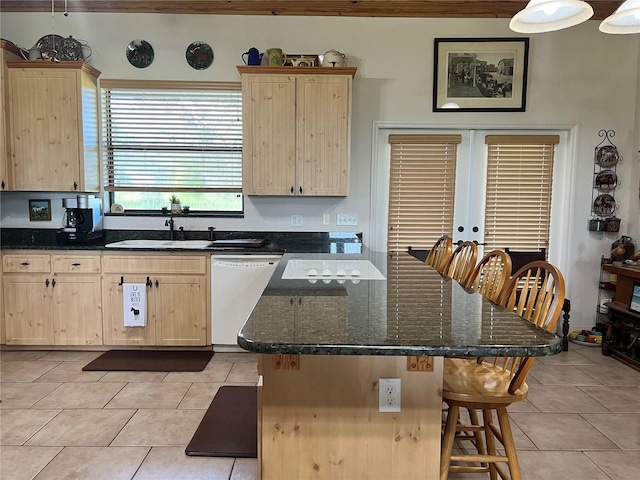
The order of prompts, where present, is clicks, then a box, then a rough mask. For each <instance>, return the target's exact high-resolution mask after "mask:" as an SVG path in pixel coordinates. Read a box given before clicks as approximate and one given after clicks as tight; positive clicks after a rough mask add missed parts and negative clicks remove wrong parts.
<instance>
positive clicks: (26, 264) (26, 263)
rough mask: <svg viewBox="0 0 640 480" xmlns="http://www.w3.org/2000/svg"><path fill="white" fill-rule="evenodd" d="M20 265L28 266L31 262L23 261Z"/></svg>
mask: <svg viewBox="0 0 640 480" xmlns="http://www.w3.org/2000/svg"><path fill="white" fill-rule="evenodd" d="M20 266H22V267H28V266H29V262H22V263H21V264H20Z"/></svg>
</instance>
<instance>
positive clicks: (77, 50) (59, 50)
mask: <svg viewBox="0 0 640 480" xmlns="http://www.w3.org/2000/svg"><path fill="white" fill-rule="evenodd" d="M82 47H83V45H82V43H81V42H80V41H79V40H76V39H75V38H73V37H72V36H69V37H67V38H64V37H61V36H60V35H55V34H50V35H45V36H44V37H42V38H41V39H40V40H38V41H37V42H36V44H35V45H34V48H36V49H38V50H40V53H41V54H42V55H43V56H45V57H46V56H48V57H49V58H55V59H57V60H71V61H80V62H82V61H84V60H85V56H84V50H83V49H82Z"/></svg>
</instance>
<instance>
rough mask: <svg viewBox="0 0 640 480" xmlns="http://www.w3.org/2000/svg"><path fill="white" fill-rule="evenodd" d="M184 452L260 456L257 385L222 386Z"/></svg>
mask: <svg viewBox="0 0 640 480" xmlns="http://www.w3.org/2000/svg"><path fill="white" fill-rule="evenodd" d="M184 452H185V453H186V454H187V455H191V456H202V457H245V458H257V456H258V389H257V387H253V386H232V385H229V386H225V387H220V389H219V390H218V393H216V396H215V397H214V399H213V401H212V402H211V405H209V409H208V410H207V413H205V414H204V417H203V418H202V421H201V422H200V425H199V426H198V428H197V430H196V433H195V434H194V435H193V438H192V439H191V441H190V442H189V445H187V448H186V449H185V451H184Z"/></svg>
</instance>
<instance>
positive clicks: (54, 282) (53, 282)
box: [51, 278, 56, 287]
mask: <svg viewBox="0 0 640 480" xmlns="http://www.w3.org/2000/svg"><path fill="white" fill-rule="evenodd" d="M51 286H52V287H55V286H56V279H55V278H54V279H53V280H51Z"/></svg>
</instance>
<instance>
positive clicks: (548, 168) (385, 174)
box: [371, 128, 571, 256]
mask: <svg viewBox="0 0 640 480" xmlns="http://www.w3.org/2000/svg"><path fill="white" fill-rule="evenodd" d="M411 135H420V136H422V135H424V136H425V137H428V136H429V135H434V136H440V137H442V136H447V135H448V136H453V137H458V138H459V143H458V142H457V141H456V142H455V178H454V180H453V186H448V185H446V184H445V182H444V179H443V181H442V183H440V182H439V179H440V177H438V175H440V176H442V175H443V174H442V173H441V172H440V173H439V171H438V166H437V165H434V164H436V163H437V160H435V159H436V158H437V156H434V158H432V159H426V160H424V161H423V163H424V162H427V163H429V162H431V163H432V167H433V168H434V170H433V171H431V172H430V173H426V174H425V173H424V172H423V173H419V172H417V171H416V170H412V169H411V168H407V169H406V171H405V172H404V178H410V179H411V183H414V184H417V183H419V182H418V180H417V177H418V176H419V175H421V174H422V175H426V177H431V180H427V181H426V183H424V184H423V185H419V186H417V187H415V191H413V192H411V193H410V194H407V192H403V191H402V186H401V185H400V187H398V186H397V185H395V184H394V182H395V180H397V179H394V175H397V172H394V171H393V164H392V157H394V161H395V160H396V157H397V151H395V149H396V146H395V145H393V143H394V138H399V137H406V136H411ZM376 136H377V139H376V145H377V149H376V150H377V151H376V154H375V156H376V158H377V162H376V164H375V167H374V172H373V184H374V185H373V189H372V230H371V244H372V248H374V249H376V250H379V249H384V250H386V249H391V250H393V249H399V250H405V249H406V246H407V244H408V245H410V246H411V247H412V248H414V249H429V248H430V247H431V246H432V245H433V242H434V241H435V240H436V239H437V238H438V237H440V235H442V234H449V235H451V236H452V237H453V239H454V242H458V241H465V240H469V241H474V242H477V243H478V244H479V247H480V253H481V254H482V253H483V250H482V246H483V245H484V244H485V243H486V241H488V242H489V245H487V249H493V248H505V247H511V248H513V249H514V250H518V249H520V250H529V249H537V248H536V247H535V246H536V245H538V244H540V246H541V247H544V248H546V249H547V251H548V252H550V253H551V252H553V246H554V245H555V244H558V242H559V237H561V236H562V230H563V228H564V227H563V224H564V223H566V222H564V221H563V218H564V216H565V215H566V213H565V211H566V209H565V208H563V206H566V205H567V203H569V196H568V192H565V191H564V190H566V189H563V188H560V187H563V186H564V179H565V177H568V173H567V172H568V171H570V168H569V165H568V163H569V162H568V161H567V158H568V147H567V146H568V144H569V143H570V142H569V140H570V136H571V132H570V131H569V129H562V128H556V129H552V130H551V129H526V130H525V129H512V128H500V129H497V128H496V129H451V130H447V129H441V128H437V129H429V128H421V129H413V128H411V129H406V128H381V129H379V130H378V131H377V135H376ZM394 136H398V137H394ZM531 138H534V139H535V142H538V141H539V142H542V144H544V145H546V147H544V148H542V149H540V148H538V146H537V145H533V147H531V145H529V144H530V143H531ZM390 142H391V143H390ZM496 142H499V143H498V144H497V146H496ZM519 143H520V144H519ZM522 144H524V145H522ZM532 148H533V153H532ZM408 152H410V151H409V150H408ZM541 152H542V153H541ZM400 155H401V161H403V160H404V159H409V160H411V156H412V155H413V153H412V152H411V153H406V154H405V153H403V152H401V154H400ZM403 155H404V156H403ZM545 155H546V157H545V158H542V157H544V156H545ZM532 156H535V158H536V159H538V158H541V160H540V161H538V160H536V161H534V162H533V163H532V162H531V161H529V160H528V158H529V157H532ZM513 158H517V159H518V160H517V162H516V163H514V162H513V161H512V160H513ZM523 158H524V161H521V159H523ZM418 163H419V162H418ZM532 164H533V165H534V168H533V169H532V168H531V165H532ZM401 168H402V167H401ZM449 168H450V167H449ZM401 176H402V175H401ZM433 177H435V181H434V178H433ZM401 183H402V182H401ZM385 185H386V186H385ZM394 187H395V188H396V191H394ZM398 188H399V190H398ZM398 191H399V192H401V193H400V194H398V193H397V192H398ZM545 195H546V197H545ZM414 197H416V198H417V197H424V198H420V199H419V200H416V201H417V202H420V201H422V202H423V203H422V207H420V204H419V203H416V204H415V205H413V206H412V207H411V212H412V213H411V215H408V216H407V219H406V221H408V222H414V224H415V225H416V226H417V228H418V229H417V230H415V231H412V232H411V234H412V235H413V238H411V240H409V241H405V242H404V243H403V241H402V239H401V237H402V235H403V234H404V233H406V232H407V229H406V228H404V227H403V222H405V219H403V218H401V217H402V215H400V214H398V215H396V213H395V211H394V209H396V208H397V205H396V203H397V202H404V201H405V199H406V198H414ZM538 197H540V198H543V197H544V198H547V199H548V201H549V205H548V208H547V210H545V208H544V205H543V203H544V202H543V201H542V200H540V198H538ZM449 203H452V204H453V208H452V212H451V215H452V219H451V221H450V222H448V223H446V222H434V221H433V220H432V218H433V215H439V213H437V212H436V210H438V209H439V208H440V207H441V206H442V205H446V204H449ZM523 208H524V209H523ZM445 210H446V209H445ZM424 212H427V213H428V214H430V215H431V217H429V216H428V215H427V213H424ZM434 212H436V213H434ZM423 213H424V214H423ZM446 214H447V213H446V212H445V213H443V215H446ZM385 217H386V218H385ZM443 225H448V226H447V227H445V228H448V229H450V230H449V231H444V230H443ZM398 226H400V228H398ZM409 230H411V229H409ZM383 232H384V238H383ZM487 251H488V250H487ZM557 255H561V252H559V251H557V252H556V255H553V256H557Z"/></svg>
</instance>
